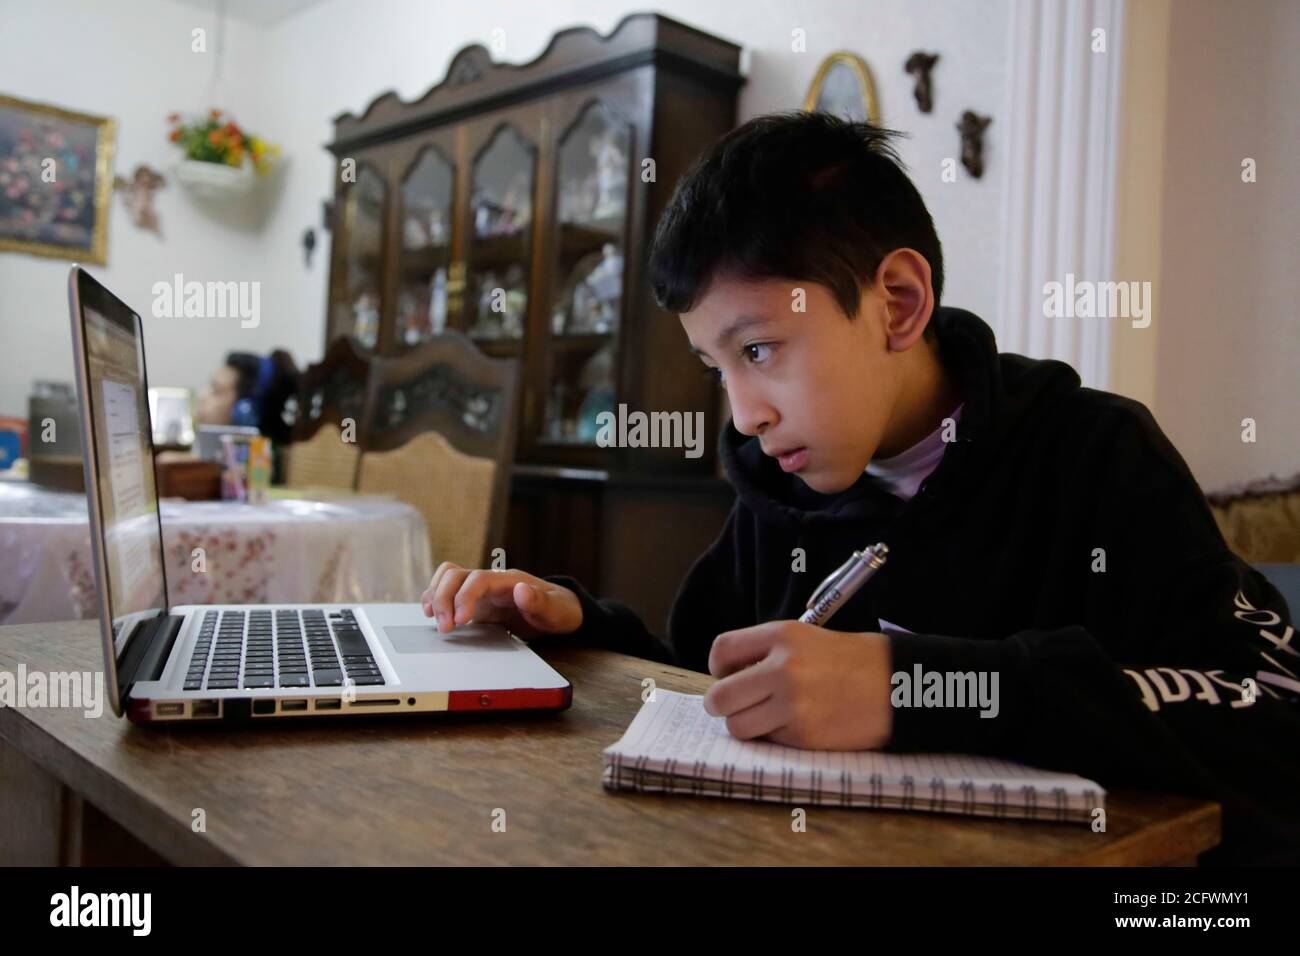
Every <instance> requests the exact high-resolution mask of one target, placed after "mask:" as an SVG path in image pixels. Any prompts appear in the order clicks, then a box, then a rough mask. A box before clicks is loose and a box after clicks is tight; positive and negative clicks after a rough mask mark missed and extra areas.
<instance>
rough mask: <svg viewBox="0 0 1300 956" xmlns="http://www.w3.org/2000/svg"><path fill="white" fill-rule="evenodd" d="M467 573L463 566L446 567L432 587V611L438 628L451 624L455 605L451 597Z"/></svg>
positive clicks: (458, 588)
mask: <svg viewBox="0 0 1300 956" xmlns="http://www.w3.org/2000/svg"><path fill="white" fill-rule="evenodd" d="M468 574H469V572H468V571H466V570H465V569H464V568H448V569H447V571H446V572H445V573H444V574H443V576H442V580H441V581H439V582H438V587H437V588H435V589H434V594H433V613H434V614H435V615H437V618H438V627H439V629H443V628H447V627H450V626H451V625H452V624H453V621H452V614H453V613H454V611H455V607H454V605H453V604H452V599H453V598H454V597H455V596H456V592H457V591H458V590H460V586H461V582H462V581H464V580H465V577H466V576H467V575H468Z"/></svg>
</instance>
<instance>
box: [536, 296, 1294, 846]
mask: <svg viewBox="0 0 1300 956" xmlns="http://www.w3.org/2000/svg"><path fill="white" fill-rule="evenodd" d="M933 325H934V327H935V329H936V330H937V334H938V340H939V347H940V357H941V360H942V361H943V363H944V365H945V367H946V368H947V369H949V370H950V371H951V372H952V373H953V375H954V377H955V379H956V381H957V384H958V389H959V390H960V392H961V396H962V400H963V401H964V403H965V407H964V408H963V409H962V413H961V418H960V421H959V423H958V425H957V428H956V440H955V441H953V442H951V443H950V444H949V447H948V448H947V450H946V451H945V453H944V455H943V458H942V459H941V460H940V462H939V464H938V466H937V467H936V468H935V470H934V471H933V472H932V473H931V474H930V475H929V477H928V478H927V479H926V480H925V481H924V482H923V483H922V485H921V487H920V488H919V489H918V491H917V493H916V495H915V496H914V497H913V498H911V499H910V500H909V501H906V502H905V501H903V500H902V499H901V498H898V497H896V496H894V495H893V494H891V493H890V492H889V491H887V490H886V489H885V487H884V486H883V485H882V484H881V483H880V482H879V480H878V479H876V478H873V477H871V476H869V475H866V474H864V475H863V476H862V477H861V478H860V479H858V481H857V482H855V483H854V484H853V485H852V486H851V487H850V488H848V489H846V490H845V491H843V492H839V493H837V494H833V495H823V494H821V493H818V492H816V491H814V490H812V489H811V488H809V487H808V486H807V485H805V484H804V483H803V482H802V481H801V480H800V479H799V478H798V477H797V476H795V475H792V474H786V473H785V472H783V471H781V469H780V467H779V466H778V464H777V462H776V461H775V460H774V459H772V458H770V457H768V456H766V455H764V454H763V452H762V450H761V448H760V446H759V442H758V439H757V438H746V437H745V436H742V435H741V434H740V433H739V432H737V431H736V430H735V428H734V426H733V425H732V424H731V423H730V422H728V423H727V425H726V426H725V427H724V428H723V430H722V434H721V436H720V439H719V447H720V451H721V454H722V459H723V463H724V465H725V467H726V471H727V475H728V477H729V478H730V480H731V483H732V485H733V486H734V487H735V489H736V492H737V500H736V503H735V505H734V506H733V508H732V510H731V513H730V515H729V516H728V518H727V521H726V524H725V526H724V527H723V530H722V533H721V535H720V536H719V537H718V539H717V540H716V541H715V542H714V543H713V544H712V545H711V546H710V547H709V549H708V550H707V551H706V552H705V553H704V554H703V555H701V556H700V557H699V559H698V560H697V561H696V562H695V564H694V566H693V567H692V568H691V570H690V573H689V574H688V575H687V577H686V579H685V580H684V581H683V582H682V585H681V588H680V590H679V591H678V593H677V597H676V599H675V601H674V603H673V607H672V610H671V612H670V614H669V620H668V633H667V636H666V637H665V638H660V637H658V636H656V635H653V634H651V633H650V632H649V631H648V630H647V629H646V627H645V625H644V623H643V622H642V621H641V620H640V618H638V617H637V616H636V614H635V613H634V612H633V611H631V610H630V609H629V608H627V607H626V606H624V605H622V604H620V603H618V602H616V601H610V600H604V601H600V600H597V599H596V598H594V597H593V596H592V595H591V594H590V593H588V592H587V591H586V590H585V589H584V588H583V587H582V585H580V584H579V583H578V582H577V581H575V580H574V579H573V578H571V577H567V576H563V575H551V576H549V577H548V578H547V579H548V580H550V581H553V582H555V583H557V584H562V585H564V586H566V587H569V588H571V589H572V590H574V591H575V592H576V593H577V595H578V597H579V600H580V601H581V603H582V610H583V623H582V627H581V628H580V629H579V631H578V632H576V634H575V635H574V637H575V638H576V639H578V640H590V641H592V642H594V643H597V644H599V645H601V646H604V647H608V648H611V649H614V650H619V651H622V652H624V653H628V654H633V655H637V656H640V657H646V658H650V659H652V660H660V661H666V662H670V663H675V664H678V665H680V666H683V667H688V668H692V669H694V670H698V671H705V672H707V671H708V658H709V649H710V647H711V645H712V643H713V639H714V638H715V637H716V636H717V635H718V634H720V633H722V632H723V631H729V630H734V629H737V628H743V627H749V626H752V625H754V624H758V623H761V622H765V621H771V620H789V619H798V617H799V616H800V615H801V614H802V613H803V611H804V609H805V606H806V604H807V602H808V598H809V596H810V595H811V594H812V592H813V590H814V589H815V588H816V587H817V585H818V583H819V582H820V581H821V580H822V579H823V578H824V577H825V576H826V575H827V574H829V573H830V572H831V571H833V570H834V569H835V568H836V567H838V566H839V565H840V564H841V563H842V562H843V561H844V560H845V559H846V558H847V557H848V556H849V555H850V554H851V553H852V552H853V551H854V550H855V549H861V548H863V547H865V546H866V545H869V544H875V543H876V542H877V541H884V542H885V543H886V544H888V545H889V558H888V562H887V564H886V565H885V567H884V568H883V569H882V570H881V571H880V572H879V573H878V574H877V575H876V576H875V577H874V578H872V579H871V581H869V582H868V584H867V585H866V586H865V587H864V588H863V589H862V590H861V591H859V592H858V593H857V594H856V595H855V596H854V597H852V598H851V599H850V600H849V601H848V602H847V603H846V604H845V605H844V606H843V607H842V608H841V609H840V610H839V612H838V613H837V614H836V615H835V616H834V617H833V618H831V620H830V622H829V625H828V626H829V627H830V628H832V629H834V630H838V631H848V632H861V631H878V630H880V627H881V625H880V621H882V620H883V621H888V622H891V623H892V624H895V625H897V626H899V627H901V628H905V629H906V630H908V631H911V632H913V633H910V634H909V633H902V632H900V631H893V630H889V631H887V632H886V633H888V636H889V639H890V647H891V651H892V655H893V661H892V668H893V671H894V672H900V671H901V672H905V673H908V674H911V673H912V672H913V666H914V665H916V664H920V665H921V666H922V667H923V668H924V670H925V671H927V672H928V671H939V672H953V671H960V672H966V671H974V672H982V671H983V672H993V671H996V672H998V674H999V688H998V689H999V697H1000V701H999V704H1000V710H999V713H998V716H996V717H994V718H992V719H989V718H981V717H980V716H979V711H978V709H976V708H968V709H960V708H929V709H927V708H923V707H909V708H896V709H895V710H894V724H893V737H892V739H891V741H890V744H889V746H888V749H890V750H895V751H962V752H971V753H984V754H993V755H997V756H1002V757H1007V758H1010V759H1013V760H1019V761H1022V762H1024V763H1028V764H1032V765H1034V766H1038V767H1042V768H1047V769H1053V770H1064V771H1071V772H1074V773H1078V774H1081V775H1083V776H1085V777H1089V778H1091V779H1094V780H1096V781H1098V782H1099V783H1101V784H1102V785H1103V786H1106V787H1136V788H1142V789H1149V790H1160V791H1166V792H1173V793H1184V794H1188V795H1194V796H1203V797H1208V798H1211V799H1214V800H1217V801H1219V802H1220V803H1222V805H1223V808H1224V821H1223V828H1224V838H1223V843H1222V845H1221V846H1220V847H1219V848H1217V849H1216V850H1214V851H1212V852H1211V853H1210V854H1207V855H1206V856H1205V857H1204V858H1203V860H1204V862H1219V863H1227V862H1232V863H1248V862H1275V863H1291V864H1295V863H1297V862H1300V807H1298V805H1297V801H1298V800H1300V695H1298V693H1297V692H1300V639H1296V640H1292V638H1293V635H1294V631H1293V630H1292V628H1291V627H1290V613H1289V611H1288V608H1287V606H1286V603H1285V602H1284V600H1283V599H1282V597H1281V595H1280V594H1279V593H1278V591H1277V590H1276V588H1274V587H1273V586H1272V585H1271V584H1270V583H1269V582H1268V580H1267V579H1266V578H1264V576H1263V575H1261V574H1260V573H1259V572H1258V571H1256V570H1254V569H1253V568H1251V567H1250V566H1249V565H1248V564H1246V563H1245V562H1244V561H1242V560H1241V559H1240V558H1238V557H1237V556H1236V555H1234V554H1233V553H1232V552H1231V551H1230V550H1229V549H1228V547H1227V545H1226V543H1225V542H1224V539H1223V536H1222V534H1221V533H1220V532H1219V530H1218V526H1217V525H1216V524H1215V523H1214V518H1213V516H1212V515H1211V513H1210V510H1209V507H1208V505H1207V503H1206V501H1205V498H1204V495H1203V494H1202V493H1201V490H1200V488H1199V487H1198V486H1197V484H1196V481H1195V479H1194V478H1193V477H1192V475H1191V472H1190V471H1189V470H1188V468H1187V465H1186V463H1185V462H1184V461H1183V459H1182V457H1181V456H1180V455H1179V454H1178V451H1177V450H1176V449H1175V448H1174V447H1173V445H1172V444H1170V442H1169V440H1168V439H1167V438H1166V437H1165V435H1164V433H1163V432H1161V430H1160V428H1159V426H1157V425H1156V423H1155V420H1154V419H1153V418H1152V417H1151V413H1150V412H1149V411H1148V410H1147V408H1146V407H1145V406H1144V405H1142V404H1141V403H1139V402H1135V401H1132V400H1130V399H1127V398H1123V397H1120V396H1118V395H1113V394H1110V393H1107V392H1102V391H1097V390H1095V389H1090V388H1084V387H1081V385H1080V380H1079V376H1078V374H1077V373H1076V372H1075V371H1074V369H1072V368H1071V367H1070V366H1068V365H1066V364H1065V363H1063V362H1058V361H1052V360H1047V361H1038V360H1034V359H1029V358H1026V357H1024V356H1021V355H1014V354H999V353H998V351H997V344H996V342H995V341H994V337H993V332H992V330H991V329H990V328H989V327H988V325H986V324H985V323H984V322H983V321H982V320H981V319H979V318H978V317H977V316H975V315H972V314H971V313H970V312H966V311H964V310H961V309H953V308H941V309H938V310H937V311H936V313H935V316H934V319H933ZM800 548H801V549H803V553H804V555H806V570H804V571H802V572H799V571H792V567H794V566H795V560H796V556H797V552H796V551H795V549H800ZM1247 679H1249V680H1247ZM1243 682H1245V683H1243Z"/></svg>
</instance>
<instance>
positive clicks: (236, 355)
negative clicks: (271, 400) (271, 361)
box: [226, 352, 262, 398]
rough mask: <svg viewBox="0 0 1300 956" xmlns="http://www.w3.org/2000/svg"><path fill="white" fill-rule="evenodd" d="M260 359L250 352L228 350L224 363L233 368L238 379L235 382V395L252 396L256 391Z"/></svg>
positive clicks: (241, 396)
mask: <svg viewBox="0 0 1300 956" xmlns="http://www.w3.org/2000/svg"><path fill="white" fill-rule="evenodd" d="M261 363H262V359H261V358H260V357H259V356H257V355H254V354H253V353H252V352H228V353H227V354H226V364H227V365H229V366H230V367H231V368H233V369H234V370H235V374H236V375H238V379H237V380H236V382H235V395H236V396H237V397H238V398H252V397H253V393H254V392H255V391H257V374H258V371H259V369H260V368H261Z"/></svg>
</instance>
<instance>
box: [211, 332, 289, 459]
mask: <svg viewBox="0 0 1300 956" xmlns="http://www.w3.org/2000/svg"><path fill="white" fill-rule="evenodd" d="M262 362H263V359H262V357H261V356H260V355H254V354H253V353H251V352H230V353H228V354H227V355H226V364H227V365H229V366H230V367H231V368H233V369H234V370H235V372H236V374H237V375H238V376H239V380H238V384H237V385H236V386H235V390H236V394H237V395H238V396H239V398H253V399H256V400H257V407H258V422H257V427H258V430H259V431H260V432H261V433H262V434H263V435H266V436H267V437H268V438H270V439H272V440H274V441H277V442H287V441H289V439H290V437H291V435H292V431H293V429H292V426H291V425H289V424H288V423H286V422H285V421H284V407H285V405H286V403H287V402H288V401H289V398H290V397H291V396H293V395H295V394H296V393H297V391H298V382H299V378H300V375H299V372H298V367H297V365H295V364H294V361H293V356H291V355H290V354H289V353H288V352H286V351H284V350H283V349H276V350H275V351H274V352H272V353H271V355H270V363H271V367H270V369H269V371H268V376H267V380H266V381H265V382H264V383H263V382H262ZM259 386H260V387H261V389H262V390H261V392H260V393H259V391H258V388H259Z"/></svg>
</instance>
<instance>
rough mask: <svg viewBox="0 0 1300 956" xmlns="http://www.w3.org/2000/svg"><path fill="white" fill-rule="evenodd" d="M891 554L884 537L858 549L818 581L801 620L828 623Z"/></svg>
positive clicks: (809, 622) (805, 622)
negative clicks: (877, 541) (825, 577)
mask: <svg viewBox="0 0 1300 956" xmlns="http://www.w3.org/2000/svg"><path fill="white" fill-rule="evenodd" d="M888 556H889V545H887V544H885V543H884V542H883V541H882V542H880V543H879V544H875V545H872V546H871V547H869V548H867V549H865V550H863V551H854V552H853V557H851V558H849V559H848V560H847V561H845V562H844V563H843V564H842V565H840V566H839V568H838V569H837V570H835V571H834V572H833V573H832V574H831V575H830V577H828V578H827V579H826V580H825V581H823V582H822V583H821V584H820V585H818V587H817V590H816V591H814V592H813V596H812V597H811V598H809V599H808V610H806V611H804V612H803V616H802V617H800V618H799V620H800V621H802V622H803V623H804V624H816V625H817V626H818V627H820V626H821V625H823V624H825V623H826V622H827V621H829V620H830V618H831V615H832V614H834V613H835V612H836V611H838V610H839V609H840V606H841V605H843V604H844V602H845V601H847V600H848V599H849V598H851V597H853V595H854V594H856V593H857V591H858V588H860V587H862V585H864V584H866V583H867V582H868V581H870V580H871V578H872V576H873V575H874V574H875V573H876V572H877V571H879V570H880V569H881V568H883V567H884V566H885V559H886V558H887V557H888Z"/></svg>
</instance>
